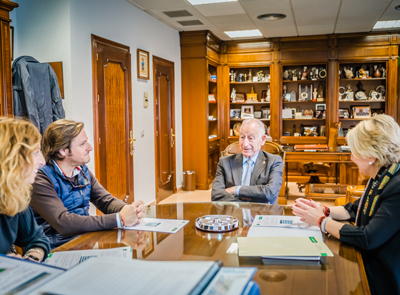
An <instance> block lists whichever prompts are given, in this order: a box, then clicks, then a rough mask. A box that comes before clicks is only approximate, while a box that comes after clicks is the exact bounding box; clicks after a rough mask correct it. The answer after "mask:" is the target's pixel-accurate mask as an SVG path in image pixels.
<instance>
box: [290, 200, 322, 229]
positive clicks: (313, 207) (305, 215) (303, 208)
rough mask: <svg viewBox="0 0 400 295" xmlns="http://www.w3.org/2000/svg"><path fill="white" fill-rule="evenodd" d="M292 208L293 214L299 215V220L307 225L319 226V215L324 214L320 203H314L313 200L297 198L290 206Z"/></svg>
mask: <svg viewBox="0 0 400 295" xmlns="http://www.w3.org/2000/svg"><path fill="white" fill-rule="evenodd" d="M292 210H293V211H292V212H293V214H294V215H296V216H299V217H300V220H301V221H304V222H306V223H308V224H309V225H315V226H319V225H318V220H319V219H320V218H321V216H325V215H324V210H323V207H322V206H321V204H319V203H316V202H314V201H313V200H306V199H301V198H299V199H297V200H296V201H295V204H294V205H293V206H292Z"/></svg>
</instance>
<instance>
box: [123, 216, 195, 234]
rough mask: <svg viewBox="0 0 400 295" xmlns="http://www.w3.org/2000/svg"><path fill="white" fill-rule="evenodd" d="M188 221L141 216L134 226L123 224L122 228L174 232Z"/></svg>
mask: <svg viewBox="0 0 400 295" xmlns="http://www.w3.org/2000/svg"><path fill="white" fill-rule="evenodd" d="M188 223H189V220H177V219H161V218H143V219H141V220H140V223H138V224H135V225H134V226H125V227H122V228H123V229H134V230H142V231H156V232H161V233H169V234H174V233H176V232H178V231H179V230H180V229H181V228H182V227H184V226H185V225H186V224H188Z"/></svg>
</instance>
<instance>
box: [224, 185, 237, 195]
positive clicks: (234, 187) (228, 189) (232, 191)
mask: <svg viewBox="0 0 400 295" xmlns="http://www.w3.org/2000/svg"><path fill="white" fill-rule="evenodd" d="M225 191H227V192H228V193H230V194H232V195H234V194H235V192H236V186H232V187H229V188H226V189H225Z"/></svg>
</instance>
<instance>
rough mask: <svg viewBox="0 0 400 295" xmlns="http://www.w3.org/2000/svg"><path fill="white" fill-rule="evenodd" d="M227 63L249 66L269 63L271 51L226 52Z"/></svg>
mask: <svg viewBox="0 0 400 295" xmlns="http://www.w3.org/2000/svg"><path fill="white" fill-rule="evenodd" d="M227 59H228V64H229V65H230V66H246V67H247V66H249V64H252V65H266V64H267V63H271V60H272V54H271V52H258V53H229V52H228V54H227Z"/></svg>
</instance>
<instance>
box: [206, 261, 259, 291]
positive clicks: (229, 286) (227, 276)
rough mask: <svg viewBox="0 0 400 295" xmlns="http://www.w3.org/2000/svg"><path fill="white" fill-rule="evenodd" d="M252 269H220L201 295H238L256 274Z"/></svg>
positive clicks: (254, 269)
mask: <svg viewBox="0 0 400 295" xmlns="http://www.w3.org/2000/svg"><path fill="white" fill-rule="evenodd" d="M256 270H257V269H256V268H254V267H221V269H220V271H219V272H218V273H217V275H216V276H215V277H214V278H213V280H212V281H211V282H210V284H209V285H208V286H207V288H206V289H205V290H204V291H203V293H201V294H202V295H240V294H242V293H243V290H244V289H245V288H246V286H247V283H248V282H249V281H250V280H251V279H252V277H253V275H254V273H255V272H256Z"/></svg>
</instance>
